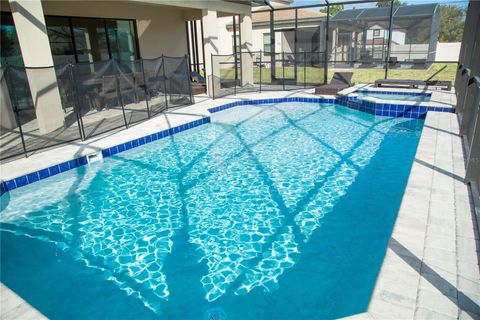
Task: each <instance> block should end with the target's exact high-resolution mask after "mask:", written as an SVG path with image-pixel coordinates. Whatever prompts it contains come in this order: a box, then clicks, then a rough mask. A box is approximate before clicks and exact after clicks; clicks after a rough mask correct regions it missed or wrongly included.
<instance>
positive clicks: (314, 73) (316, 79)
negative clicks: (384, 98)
mask: <svg viewBox="0 0 480 320" xmlns="http://www.w3.org/2000/svg"><path fill="white" fill-rule="evenodd" d="M444 65H447V68H445V70H443V71H442V72H440V73H439V74H438V75H437V76H436V77H435V78H434V79H436V80H450V81H452V83H453V82H454V81H455V75H456V70H457V64H456V63H449V64H445V63H434V64H432V65H431V66H430V68H428V69H401V68H396V69H389V71H388V78H389V79H418V80H426V79H427V78H429V77H430V76H431V75H433V74H434V73H435V72H436V71H438V70H440V69H441V68H442V67H443V66H444ZM335 71H342V72H348V71H350V72H353V78H352V81H353V82H354V83H373V82H375V80H377V79H383V78H384V77H385V70H384V69H374V68H370V69H366V68H365V69H361V68H355V69H343V68H342V69H334V68H329V69H328V77H327V82H329V81H330V79H331V78H332V76H333V73H334V72H335ZM261 72H262V74H261V75H262V78H261V80H262V84H269V83H271V69H270V68H262V69H261ZM220 74H221V78H222V79H234V77H235V73H234V70H233V69H223V70H221V73H220ZM275 74H276V77H277V78H279V79H282V78H283V69H282V68H281V67H280V68H277V69H276V70H275ZM289 78H290V79H293V78H294V68H293V67H285V79H289ZM253 81H254V83H260V68H258V67H254V69H253ZM304 81H306V83H310V84H321V83H323V81H324V79H323V68H316V67H306V68H305V70H304V68H298V69H297V84H298V85H303V84H304Z"/></svg>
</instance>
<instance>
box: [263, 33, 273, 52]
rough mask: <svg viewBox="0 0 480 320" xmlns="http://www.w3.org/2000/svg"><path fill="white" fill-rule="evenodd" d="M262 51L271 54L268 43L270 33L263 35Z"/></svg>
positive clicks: (270, 47) (270, 46)
mask: <svg viewBox="0 0 480 320" xmlns="http://www.w3.org/2000/svg"><path fill="white" fill-rule="evenodd" d="M263 51H265V52H272V45H271V43H270V33H264V34H263Z"/></svg>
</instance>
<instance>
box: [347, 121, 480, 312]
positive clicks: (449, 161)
mask: <svg viewBox="0 0 480 320" xmlns="http://www.w3.org/2000/svg"><path fill="white" fill-rule="evenodd" d="M464 176H465V158H464V154H463V143H462V137H461V136H459V135H458V121H457V117H456V115H454V114H448V113H428V114H427V118H426V120H425V124H424V129H423V131H422V135H421V137H420V142H419V145H418V147H417V151H416V154H415V158H414V163H413V165H412V168H411V171H410V175H409V179H408V183H407V186H406V188H405V193H404V196H403V198H402V202H401V206H400V209H399V211H398V215H397V218H396V221H395V225H394V229H393V231H392V235H391V237H390V240H389V243H388V247H387V249H386V253H385V257H384V259H383V262H382V266H381V270H380V272H379V275H378V277H377V280H376V284H375V288H374V291H373V293H372V296H371V299H370V303H369V306H368V310H367V312H365V313H360V314H356V315H352V316H349V317H346V318H345V319H416V318H418V319H426V318H429V319H439V318H441V319H457V318H480V307H479V305H480V270H479V262H478V257H479V248H480V243H479V236H478V228H477V226H478V223H477V221H476V219H477V215H478V211H476V210H478V209H475V205H474V203H473V198H472V193H471V192H472V191H471V190H470V188H469V186H468V185H466V184H464V182H463V178H462V177H464ZM475 196H477V197H478V194H476V195H475Z"/></svg>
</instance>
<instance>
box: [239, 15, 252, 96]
mask: <svg viewBox="0 0 480 320" xmlns="http://www.w3.org/2000/svg"><path fill="white" fill-rule="evenodd" d="M240 42H241V44H240V50H241V51H242V55H241V56H242V69H241V72H242V86H245V85H249V84H250V85H253V54H252V51H253V43H252V16H251V14H248V15H240Z"/></svg>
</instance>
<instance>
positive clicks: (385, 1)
mask: <svg viewBox="0 0 480 320" xmlns="http://www.w3.org/2000/svg"><path fill="white" fill-rule="evenodd" d="M404 5H405V3H403V2H402V1H400V0H393V6H394V7H401V6H404ZM377 7H379V8H383V7H390V0H380V1H378V2H377Z"/></svg>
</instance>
